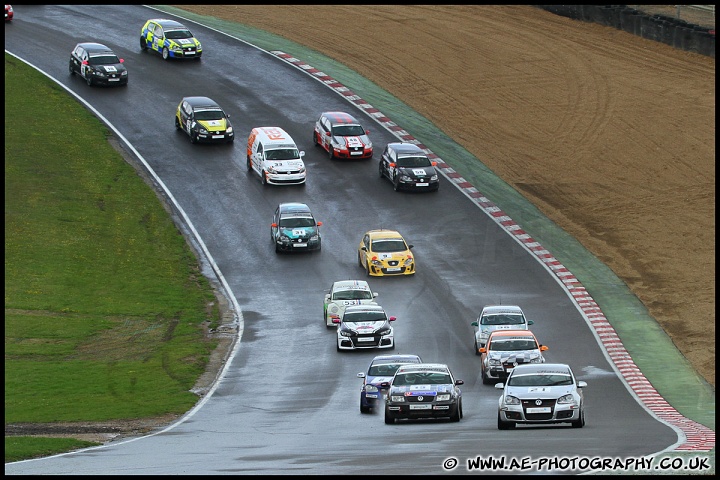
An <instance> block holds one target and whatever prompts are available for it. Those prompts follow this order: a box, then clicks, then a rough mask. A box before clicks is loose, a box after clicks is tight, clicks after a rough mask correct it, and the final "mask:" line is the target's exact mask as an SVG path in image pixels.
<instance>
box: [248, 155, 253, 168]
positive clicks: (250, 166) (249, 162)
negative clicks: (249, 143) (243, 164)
mask: <svg viewBox="0 0 720 480" xmlns="http://www.w3.org/2000/svg"><path fill="white" fill-rule="evenodd" d="M247 170H248V172H249V171H250V170H252V161H251V160H250V155H248V156H247Z"/></svg>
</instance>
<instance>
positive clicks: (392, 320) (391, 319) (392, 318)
mask: <svg viewBox="0 0 720 480" xmlns="http://www.w3.org/2000/svg"><path fill="white" fill-rule="evenodd" d="M395 320H397V317H390V318H388V321H390V322H394V321H395Z"/></svg>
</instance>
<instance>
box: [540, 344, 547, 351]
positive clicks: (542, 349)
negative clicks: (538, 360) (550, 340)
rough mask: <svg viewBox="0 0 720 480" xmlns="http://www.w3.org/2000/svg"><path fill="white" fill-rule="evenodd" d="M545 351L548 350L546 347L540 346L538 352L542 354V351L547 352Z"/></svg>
mask: <svg viewBox="0 0 720 480" xmlns="http://www.w3.org/2000/svg"><path fill="white" fill-rule="evenodd" d="M547 349H548V347H546V346H545V345H540V351H541V352H544V351H545V350H547Z"/></svg>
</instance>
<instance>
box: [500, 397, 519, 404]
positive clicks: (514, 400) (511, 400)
mask: <svg viewBox="0 0 720 480" xmlns="http://www.w3.org/2000/svg"><path fill="white" fill-rule="evenodd" d="M504 403H505V405H520V399H519V398H517V397H513V396H512V395H505V402H504Z"/></svg>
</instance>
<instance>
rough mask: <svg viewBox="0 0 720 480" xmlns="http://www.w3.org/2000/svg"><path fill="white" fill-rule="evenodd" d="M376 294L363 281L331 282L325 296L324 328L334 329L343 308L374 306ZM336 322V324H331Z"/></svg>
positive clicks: (343, 310)
mask: <svg viewBox="0 0 720 480" xmlns="http://www.w3.org/2000/svg"><path fill="white" fill-rule="evenodd" d="M377 296H378V294H377V292H373V291H372V290H371V289H370V285H368V283H367V282H366V281H364V280H338V281H337V282H333V284H332V286H331V287H330V291H329V292H328V293H326V294H325V302H324V304H323V317H324V318H325V326H326V327H336V326H337V325H338V324H339V322H340V317H342V314H343V312H345V307H348V306H350V305H368V304H373V305H376V304H377V302H375V297H377ZM333 320H336V322H333Z"/></svg>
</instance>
